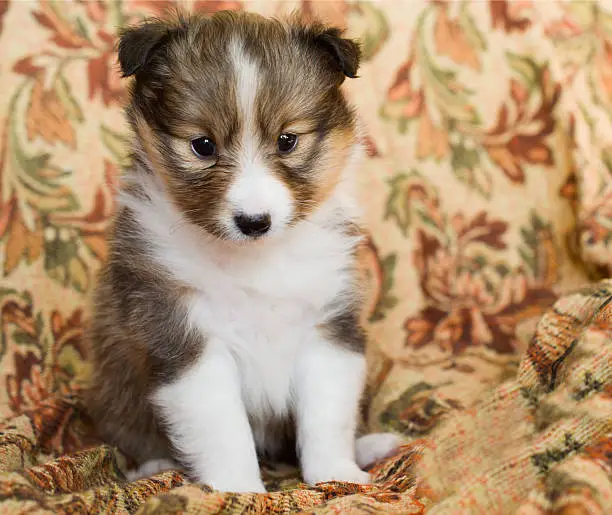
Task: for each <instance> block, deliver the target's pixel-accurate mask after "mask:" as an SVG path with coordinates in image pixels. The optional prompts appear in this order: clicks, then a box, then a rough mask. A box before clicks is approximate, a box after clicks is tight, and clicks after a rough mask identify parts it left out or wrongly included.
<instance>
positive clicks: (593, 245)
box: [0, 0, 612, 515]
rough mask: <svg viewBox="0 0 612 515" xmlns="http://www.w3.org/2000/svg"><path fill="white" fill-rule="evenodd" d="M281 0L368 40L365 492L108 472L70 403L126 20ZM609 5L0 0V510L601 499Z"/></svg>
mask: <svg viewBox="0 0 612 515" xmlns="http://www.w3.org/2000/svg"><path fill="white" fill-rule="evenodd" d="M179 5H180V7H182V8H184V9H186V10H199V11H203V12H212V11H215V10H219V9H248V10H252V11H256V12H260V13H262V14H265V15H268V16H274V15H278V14H282V13H286V12H288V11H291V10H293V9H296V8H299V9H301V11H302V12H303V13H304V14H305V15H306V16H309V15H313V14H315V15H317V16H318V17H321V18H323V19H324V20H325V21H326V22H329V23H331V24H334V25H339V26H342V27H346V29H347V32H348V34H349V35H350V36H351V37H355V38H358V39H359V40H360V41H361V42H362V45H363V63H362V67H361V69H360V73H359V75H360V78H358V79H355V80H350V81H349V80H347V81H346V84H345V85H346V92H347V95H348V97H349V99H350V100H351V101H352V102H353V103H355V104H356V105H357V106H358V112H359V116H360V118H361V122H362V126H363V128H364V135H363V139H364V143H365V147H366V149H367V158H366V160H365V162H364V163H363V165H362V167H361V168H360V169H359V170H358V171H357V182H358V191H359V195H360V198H361V202H362V204H363V206H364V211H365V221H366V226H367V238H366V242H365V245H364V246H363V249H362V250H363V252H362V258H363V261H364V264H365V268H366V270H367V273H368V280H369V281H370V285H371V287H372V288H371V289H372V295H371V298H370V302H369V305H368V313H367V318H368V320H367V324H368V332H369V334H370V340H369V345H368V359H369V363H370V365H369V381H368V388H367V391H366V396H365V401H366V402H365V403H364V410H363V423H364V424H365V425H366V426H367V428H368V429H371V430H373V431H375V430H384V431H389V430H391V431H395V432H397V433H398V434H401V435H403V437H404V438H405V445H404V446H403V447H402V448H401V449H399V450H398V451H397V453H396V454H395V455H394V456H391V457H389V458H388V459H386V460H385V461H384V462H382V463H378V464H376V465H374V466H373V468H372V470H371V473H372V478H373V482H372V484H371V485H368V486H356V485H350V484H335V483H330V484H321V485H318V486H317V487H307V486H306V485H304V484H303V483H302V482H300V478H299V474H298V472H297V471H296V470H292V469H287V468H280V467H279V466H278V465H275V464H265V466H264V473H265V474H264V475H265V479H266V483H267V486H268V489H269V491H270V493H269V494H266V495H234V494H220V493H218V492H213V491H211V490H210V488H208V487H207V486H206V485H198V484H190V483H188V482H187V481H186V479H185V478H184V477H183V475H182V474H181V473H180V472H179V471H170V472H166V473H162V474H158V475H156V476H154V477H150V478H146V479H142V480H139V481H136V482H129V481H127V480H126V478H125V475H124V472H125V470H126V460H127V459H128V458H127V457H126V456H123V455H122V454H121V453H120V452H119V451H117V449H114V448H111V447H109V446H108V445H106V444H105V443H104V442H102V441H99V440H98V439H97V438H96V435H95V431H94V429H93V428H92V427H91V424H90V421H89V419H88V417H87V407H86V406H84V405H83V404H82V401H81V392H82V391H83V388H84V387H85V386H86V384H87V379H88V377H89V367H90V365H89V362H88V359H87V354H88V352H87V345H86V343H85V341H86V339H85V337H84V335H85V331H86V324H87V319H88V313H89V306H88V302H89V300H88V299H89V298H90V293H91V290H92V286H93V284H94V282H95V275H96V271H97V270H98V269H99V266H100V263H101V262H102V261H103V260H104V259H105V252H106V250H105V245H104V231H105V228H106V226H107V224H108V221H109V219H110V217H111V216H112V213H113V211H114V207H115V204H114V199H113V193H114V191H115V186H116V184H117V181H118V180H119V173H120V169H121V168H122V167H124V166H129V164H130V159H129V153H128V150H129V147H128V144H127V141H128V137H129V136H128V131H127V127H126V125H125V123H124V119H123V116H122V113H121V107H122V103H123V101H124V99H125V87H126V85H127V83H126V81H122V80H121V79H120V77H119V74H118V70H117V66H116V62H115V52H114V45H115V43H116V32H117V29H118V27H119V26H122V25H125V24H129V23H131V22H134V21H137V20H139V19H141V18H142V17H143V16H150V15H154V16H157V15H161V14H163V12H164V11H165V10H167V9H168V8H170V9H173V8H176V7H178V6H179ZM611 170H612V1H603V0H602V1H600V2H582V1H571V0H549V1H546V2H544V1H530V0H520V1H518V0H517V1H505V0H478V1H457V2H444V1H436V0H434V1H426V0H395V1H393V2H391V1H383V2H367V1H359V2H353V1H348V0H322V1H313V0H295V1H276V0H253V1H242V0H237V1H233V0H232V1H229V0H228V1H224V0H222V1H216V0H215V1H206V0H185V1H181V2H179V1H177V0H163V1H162V0H129V1H128V0H73V1H57V0H8V1H7V0H0V274H1V277H0V513H57V512H59V513H160V514H164V513H182V512H189V511H191V512H199V513H243V512H244V513H254V514H256V513H357V514H359V513H364V514H365V513H367V514H371V513H398V514H409V513H424V512H431V513H445V514H446V513H482V514H498V513H500V514H506V513H509V514H520V515H545V514H546V515H552V514H565V515H570V514H571V515H576V514H580V515H582V514H593V515H604V514H608V513H612V333H611V331H612V303H611V300H610V299H611V298H612V282H611V281H610V279H605V278H606V277H610V272H611V271H612V223H611V220H612V172H611Z"/></svg>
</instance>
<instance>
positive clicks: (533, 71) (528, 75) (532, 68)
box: [506, 52, 542, 91]
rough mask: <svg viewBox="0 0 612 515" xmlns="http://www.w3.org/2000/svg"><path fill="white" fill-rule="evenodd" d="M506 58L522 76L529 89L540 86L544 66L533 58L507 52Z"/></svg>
mask: <svg viewBox="0 0 612 515" xmlns="http://www.w3.org/2000/svg"><path fill="white" fill-rule="evenodd" d="M506 59H508V64H509V65H510V68H512V69H513V70H514V71H515V72H516V73H517V74H518V75H519V76H520V77H521V79H522V80H523V82H524V83H525V85H526V86H527V88H528V89H529V91H532V90H533V89H535V88H537V87H538V86H539V84H540V76H541V69H542V67H541V66H539V65H538V64H537V63H536V62H535V61H534V60H533V59H532V58H530V57H525V56H522V55H518V54H514V53H512V52H506Z"/></svg>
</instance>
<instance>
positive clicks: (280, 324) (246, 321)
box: [123, 184, 357, 416]
mask: <svg viewBox="0 0 612 515" xmlns="http://www.w3.org/2000/svg"><path fill="white" fill-rule="evenodd" d="M146 186H147V188H146V189H147V193H148V195H149V197H150V198H151V202H150V203H149V202H146V203H145V202H143V201H136V200H135V199H133V198H130V197H127V198H123V202H124V203H125V204H126V205H128V206H129V207H130V208H131V209H132V210H134V212H135V213H136V216H137V218H138V220H139V222H140V225H141V226H142V227H143V229H144V230H145V231H146V232H147V233H149V234H148V235H147V240H148V241H149V242H151V243H152V248H153V250H152V255H151V257H152V258H153V259H155V260H156V261H157V262H158V263H159V264H160V265H162V266H164V267H165V268H166V269H167V270H168V271H169V272H170V273H171V274H172V275H173V276H174V277H175V278H176V279H178V280H179V281H181V282H182V283H184V284H185V285H188V286H189V287H191V288H192V289H193V291H195V292H196V293H194V294H193V295H192V296H191V297H190V298H189V299H187V308H188V313H189V321H190V323H191V324H192V325H193V326H194V327H195V328H197V330H199V331H201V332H202V334H203V335H204V336H205V338H206V339H207V340H209V341H214V342H215V344H216V345H224V346H226V348H227V349H228V350H229V351H230V352H231V354H232V355H233V356H234V358H235V360H236V363H237V365H238V367H239V370H240V378H241V382H242V391H243V399H244V402H245V404H246V407H247V411H248V412H249V414H251V415H254V416H261V415H263V416H265V415H267V414H270V415H282V414H283V413H284V412H285V411H286V409H287V408H288V406H289V404H290V402H291V395H290V392H291V380H292V374H293V371H294V366H295V362H296V359H297V357H298V355H299V352H300V348H301V346H302V345H303V344H304V342H307V341H308V340H309V339H310V338H312V337H314V332H315V330H316V327H317V325H318V324H320V323H321V322H323V321H324V317H325V315H326V309H325V308H327V307H328V306H329V305H330V303H332V302H335V301H337V300H338V298H339V295H341V294H342V292H343V291H346V290H347V288H350V281H351V276H350V265H351V260H352V251H353V248H354V246H355V244H356V242H357V240H356V238H355V237H351V236H347V235H345V234H344V233H343V232H342V228H341V227H339V226H338V225H337V224H330V223H329V221H330V215H331V213H332V212H334V210H337V207H338V206H337V205H335V206H331V205H330V206H327V207H326V206H323V207H322V208H321V209H322V210H325V209H327V210H328V211H329V212H327V213H326V212H325V211H322V212H321V213H320V215H319V216H318V217H317V216H315V217H313V218H312V219H311V220H309V221H308V222H304V223H302V224H300V225H298V226H297V227H295V228H293V229H291V230H290V231H288V232H287V233H286V234H285V235H283V236H282V237H280V238H278V239H276V240H271V241H263V242H260V243H258V242H255V243H253V244H247V245H240V246H231V245H227V244H225V243H222V242H219V241H216V240H214V239H213V238H211V237H206V236H205V235H204V234H202V233H201V232H200V231H199V230H197V229H196V228H194V227H193V226H190V225H189V224H188V223H186V222H185V220H183V219H182V218H181V215H180V214H179V213H178V212H177V211H176V209H175V208H174V207H173V206H172V205H171V204H170V203H169V202H168V201H167V199H166V198H165V197H164V195H163V193H162V192H161V191H159V189H158V187H156V186H155V184H147V185H146Z"/></svg>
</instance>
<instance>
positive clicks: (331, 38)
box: [315, 28, 361, 79]
mask: <svg viewBox="0 0 612 515" xmlns="http://www.w3.org/2000/svg"><path fill="white" fill-rule="evenodd" d="M315 43H316V44H317V46H319V47H320V48H321V49H322V50H324V51H325V52H326V53H327V54H329V55H330V56H331V57H332V58H333V61H334V62H335V63H336V65H337V66H338V69H339V70H340V71H341V72H342V73H343V74H344V75H346V76H347V77H349V78H350V79H354V78H356V77H357V70H358V68H359V60H360V59H361V48H359V44H358V43H357V42H355V41H353V40H352V39H345V38H343V37H342V31H341V30H340V29H337V28H329V29H325V30H324V31H323V32H321V33H319V34H318V35H317V36H316V37H315Z"/></svg>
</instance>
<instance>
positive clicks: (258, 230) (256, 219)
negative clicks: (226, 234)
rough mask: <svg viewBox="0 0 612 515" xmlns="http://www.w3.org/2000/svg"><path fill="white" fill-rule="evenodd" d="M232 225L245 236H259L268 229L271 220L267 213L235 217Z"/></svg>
mask: <svg viewBox="0 0 612 515" xmlns="http://www.w3.org/2000/svg"><path fill="white" fill-rule="evenodd" d="M234 223H235V224H236V227H238V230H239V231H240V232H241V233H242V234H244V235H245V236H261V235H262V234H265V233H267V232H268V230H269V229H270V225H271V220H270V215H269V214H267V213H265V214H263V215H255V216H249V215H236V216H235V217H234Z"/></svg>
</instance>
